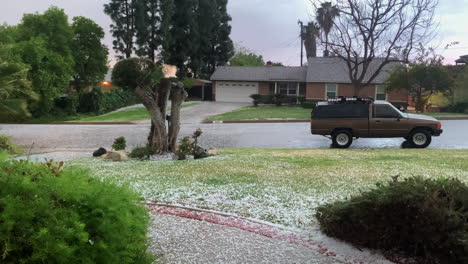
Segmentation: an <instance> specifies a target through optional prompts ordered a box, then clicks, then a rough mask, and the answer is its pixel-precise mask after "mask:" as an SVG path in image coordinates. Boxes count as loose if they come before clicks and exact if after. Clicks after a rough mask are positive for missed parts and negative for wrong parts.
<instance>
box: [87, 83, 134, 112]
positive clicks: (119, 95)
mask: <svg viewBox="0 0 468 264" xmlns="http://www.w3.org/2000/svg"><path fill="white" fill-rule="evenodd" d="M136 103H137V100H136V98H135V96H134V95H133V93H131V92H129V91H125V90H122V89H119V88H114V89H112V90H110V91H109V92H103V91H102V90H101V88H100V87H96V88H94V89H93V90H92V91H91V92H87V93H82V94H81V95H80V98H79V106H78V112H80V113H96V114H103V113H107V112H111V111H114V110H117V109H119V108H122V107H125V106H129V105H134V104H136Z"/></svg>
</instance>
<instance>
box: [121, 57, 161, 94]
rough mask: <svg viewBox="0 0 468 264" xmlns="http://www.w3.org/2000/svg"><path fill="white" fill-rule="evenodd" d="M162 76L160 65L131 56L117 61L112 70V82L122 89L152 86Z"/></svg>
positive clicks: (130, 89)
mask: <svg viewBox="0 0 468 264" xmlns="http://www.w3.org/2000/svg"><path fill="white" fill-rule="evenodd" d="M163 77H164V74H163V72H162V70H161V67H159V66H157V65H156V64H154V63H153V62H152V61H150V60H147V59H141V58H131V59H126V60H121V61H119V62H118V63H117V64H116V65H115V67H114V70H113V71H112V82H113V83H114V85H116V86H118V87H122V89H124V90H128V91H132V92H133V91H134V90H135V89H136V88H137V87H139V88H142V89H149V88H152V87H153V85H154V84H155V83H159V81H160V80H161V79H162V78H163Z"/></svg>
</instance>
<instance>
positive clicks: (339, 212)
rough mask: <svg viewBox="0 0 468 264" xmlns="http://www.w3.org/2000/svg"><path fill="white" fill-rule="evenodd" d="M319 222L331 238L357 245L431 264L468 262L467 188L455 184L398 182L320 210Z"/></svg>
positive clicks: (418, 179) (452, 181) (415, 180)
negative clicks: (417, 257)
mask: <svg viewBox="0 0 468 264" xmlns="http://www.w3.org/2000/svg"><path fill="white" fill-rule="evenodd" d="M316 217H317V219H318V221H319V223H320V226H321V229H322V230H323V231H324V232H325V233H326V234H327V235H329V236H332V237H337V238H339V239H343V240H345V241H349V242H352V243H353V244H356V245H358V246H364V247H369V248H377V249H385V250H401V251H403V252H406V253H407V254H410V255H416V256H422V257H424V258H425V259H426V260H427V261H428V262H427V263H467V262H468V223H467V219H468V186H467V185H465V184H463V183H462V182H460V181H459V180H456V179H438V180H433V179H425V178H422V177H413V178H409V179H405V180H403V181H399V180H398V177H395V178H394V180H393V181H391V182H389V183H388V184H378V185H377V188H375V189H373V190H371V191H368V192H364V193H361V195H359V196H355V197H352V198H351V199H350V200H347V201H339V202H335V203H332V204H328V205H324V206H321V207H319V208H318V210H317V213H316ZM433 258H436V259H438V261H435V260H434V259H433ZM425 263H426V262H425Z"/></svg>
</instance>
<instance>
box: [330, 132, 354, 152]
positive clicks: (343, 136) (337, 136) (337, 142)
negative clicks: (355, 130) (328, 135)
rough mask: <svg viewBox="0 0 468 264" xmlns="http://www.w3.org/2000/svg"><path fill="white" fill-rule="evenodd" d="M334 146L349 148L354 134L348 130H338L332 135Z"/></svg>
mask: <svg viewBox="0 0 468 264" xmlns="http://www.w3.org/2000/svg"><path fill="white" fill-rule="evenodd" d="M332 141H333V147H335V148H349V146H351V144H352V143H353V135H351V133H350V132H349V131H348V130H344V129H343V130H338V131H336V132H335V133H333V135H332Z"/></svg>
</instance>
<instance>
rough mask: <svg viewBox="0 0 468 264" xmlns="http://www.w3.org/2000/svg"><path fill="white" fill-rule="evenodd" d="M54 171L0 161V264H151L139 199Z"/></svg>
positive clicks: (69, 171)
mask: <svg viewBox="0 0 468 264" xmlns="http://www.w3.org/2000/svg"><path fill="white" fill-rule="evenodd" d="M0 156H1V155H0ZM58 167H60V168H61V166H60V164H59V166H58ZM58 167H56V165H45V166H44V165H41V164H34V163H30V162H27V161H5V157H3V159H2V160H0V211H1V213H0V262H1V263H5V264H13V263H72V264H74V263H141V264H146V263H151V261H152V259H151V257H150V256H149V255H148V253H147V246H148V241H147V237H146V231H147V225H148V215H147V214H146V211H145V208H144V207H143V206H142V205H140V204H139V197H137V196H136V195H135V194H134V193H133V192H131V191H129V190H128V189H126V188H124V187H118V186H116V185H112V184H108V183H103V182H101V181H99V180H97V179H94V178H92V177H91V176H89V174H88V172H87V171H85V170H82V169H80V168H66V169H64V170H62V171H61V172H60V173H58V174H56V173H54V172H53V171H54V170H55V169H53V170H51V169H50V168H58Z"/></svg>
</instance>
